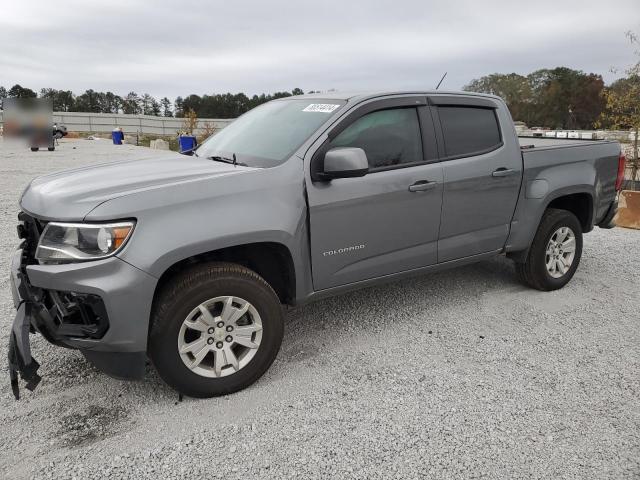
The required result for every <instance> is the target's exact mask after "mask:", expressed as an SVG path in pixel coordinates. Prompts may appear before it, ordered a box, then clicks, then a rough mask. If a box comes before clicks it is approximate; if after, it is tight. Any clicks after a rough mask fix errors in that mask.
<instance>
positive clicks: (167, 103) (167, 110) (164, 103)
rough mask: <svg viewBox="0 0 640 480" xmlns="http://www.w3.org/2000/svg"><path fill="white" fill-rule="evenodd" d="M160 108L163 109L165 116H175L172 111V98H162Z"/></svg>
mask: <svg viewBox="0 0 640 480" xmlns="http://www.w3.org/2000/svg"><path fill="white" fill-rule="evenodd" d="M160 108H161V109H162V116H163V117H173V112H172V111H171V100H169V99H168V98H167V97H163V98H162V100H160Z"/></svg>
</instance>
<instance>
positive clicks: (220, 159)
mask: <svg viewBox="0 0 640 480" xmlns="http://www.w3.org/2000/svg"><path fill="white" fill-rule="evenodd" d="M207 158H208V159H209V160H213V161H214V162H222V163H230V164H231V165H233V166H234V167H235V166H236V165H240V166H241V167H246V166H247V164H246V163H240V162H238V161H237V160H236V154H235V153H234V154H233V158H229V157H223V156H221V155H212V156H210V157H207Z"/></svg>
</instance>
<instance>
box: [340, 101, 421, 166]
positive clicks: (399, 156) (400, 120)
mask: <svg viewBox="0 0 640 480" xmlns="http://www.w3.org/2000/svg"><path fill="white" fill-rule="evenodd" d="M336 147H357V148H362V149H363V150H364V151H365V153H366V154H367V159H368V160H369V168H371V169H376V168H386V167H393V166H396V165H402V164H405V163H412V162H421V161H423V160H424V158H423V153H422V137H421V135H420V122H419V120H418V112H417V110H416V109H415V108H393V109H388V110H379V111H376V112H371V113H368V114H366V115H363V116H362V117H360V118H359V119H358V120H356V121H355V122H353V123H352V124H351V125H349V126H348V127H347V128H346V129H345V130H343V131H342V132H340V134H339V135H338V136H337V137H336V138H334V139H333V141H331V143H330V145H329V148H336Z"/></svg>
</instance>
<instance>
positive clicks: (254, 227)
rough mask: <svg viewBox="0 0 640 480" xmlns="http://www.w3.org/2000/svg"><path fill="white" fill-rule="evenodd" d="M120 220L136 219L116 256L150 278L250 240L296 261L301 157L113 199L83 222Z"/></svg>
mask: <svg viewBox="0 0 640 480" xmlns="http://www.w3.org/2000/svg"><path fill="white" fill-rule="evenodd" d="M125 217H129V218H132V217H133V218H136V220H137V223H136V227H135V230H134V232H133V234H132V236H131V239H130V240H129V242H128V244H127V245H126V246H125V248H124V249H123V250H122V252H120V253H119V254H118V257H120V258H121V259H122V260H124V261H126V262H128V263H130V264H132V265H134V266H135V267H137V268H139V269H141V270H143V271H145V272H147V273H149V274H150V275H152V276H154V277H156V278H160V276H161V275H162V274H163V273H164V272H165V271H166V270H167V269H168V268H169V267H170V266H171V265H173V264H175V263H176V262H179V261H181V260H184V259H185V258H188V257H191V256H194V255H199V254H202V253H206V252H210V251H213V250H218V249H221V248H226V247H231V246H237V245H244V244H248V243H256V242H275V243H280V244H282V245H284V246H286V247H287V248H288V249H289V251H290V252H291V255H292V258H293V259H294V264H295V263H298V262H296V259H299V258H302V257H301V251H302V249H303V248H304V243H305V241H306V237H305V235H306V229H305V224H306V202H305V199H304V192H303V174H302V162H301V161H300V160H299V159H298V158H295V157H294V158H292V159H290V160H288V161H287V162H285V163H284V164H282V165H280V166H278V167H274V168H267V169H256V170H253V171H251V172H249V173H244V174H242V175H233V176H229V177H226V178H213V179H203V181H202V182H195V183H190V184H188V185H184V184H179V185H173V186H170V187H167V188H162V189H156V190H149V191H143V192H140V193H136V194H133V195H127V196H123V197H119V198H115V199H113V200H110V201H108V202H105V203H103V204H102V205H100V206H99V207H97V208H96V209H95V210H93V211H92V212H91V213H90V214H89V215H88V216H87V217H86V220H90V221H99V220H107V219H116V218H125ZM295 267H296V269H298V268H299V265H295ZM296 273H298V272H296Z"/></svg>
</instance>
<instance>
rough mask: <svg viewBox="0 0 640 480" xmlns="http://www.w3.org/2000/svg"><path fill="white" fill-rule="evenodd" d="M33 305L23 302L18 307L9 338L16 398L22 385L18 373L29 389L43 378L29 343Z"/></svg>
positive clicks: (18, 397) (12, 382)
mask: <svg viewBox="0 0 640 480" xmlns="http://www.w3.org/2000/svg"><path fill="white" fill-rule="evenodd" d="M32 308H33V307H32V305H31V304H30V303H28V302H22V303H21V304H20V306H19V307H18V311H17V313H16V318H15V319H14V321H13V327H12V329H11V337H10V339H9V377H10V378H11V389H12V390H13V396H14V397H15V398H16V400H19V399H20V386H19V383H18V374H19V375H20V377H22V379H23V380H25V381H26V382H27V384H26V385H25V387H26V388H27V390H31V391H33V390H35V388H36V387H37V386H38V384H39V383H40V380H41V379H42V378H41V377H40V375H38V368H40V364H39V363H38V362H37V361H36V360H35V359H34V358H33V357H32V356H31V346H30V344H29V329H30V326H31V320H30V319H31V313H32V312H31V310H32Z"/></svg>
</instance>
